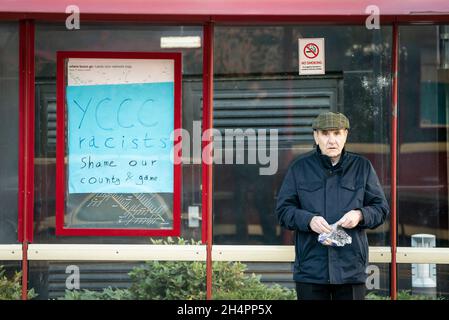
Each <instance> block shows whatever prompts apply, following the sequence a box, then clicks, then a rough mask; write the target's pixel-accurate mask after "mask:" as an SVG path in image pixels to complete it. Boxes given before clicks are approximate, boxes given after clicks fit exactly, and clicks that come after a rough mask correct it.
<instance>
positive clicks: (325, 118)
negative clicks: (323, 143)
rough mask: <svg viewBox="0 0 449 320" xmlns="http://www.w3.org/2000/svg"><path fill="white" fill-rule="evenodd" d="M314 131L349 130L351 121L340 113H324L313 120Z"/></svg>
mask: <svg viewBox="0 0 449 320" xmlns="http://www.w3.org/2000/svg"><path fill="white" fill-rule="evenodd" d="M312 129H314V130H328V129H349V120H348V118H346V116H345V115H344V114H343V113H340V112H323V113H321V114H320V115H319V116H318V117H316V118H315V120H313V123H312Z"/></svg>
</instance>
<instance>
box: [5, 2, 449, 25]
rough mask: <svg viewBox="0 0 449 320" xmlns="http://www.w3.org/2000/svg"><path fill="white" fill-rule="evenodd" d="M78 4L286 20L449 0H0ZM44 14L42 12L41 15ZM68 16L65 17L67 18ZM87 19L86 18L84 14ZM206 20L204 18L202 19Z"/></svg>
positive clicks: (24, 13)
mask: <svg viewBox="0 0 449 320" xmlns="http://www.w3.org/2000/svg"><path fill="white" fill-rule="evenodd" d="M72 4H76V5H77V6H78V7H79V8H80V10H81V14H82V15H83V17H85V18H90V17H91V16H96V17H102V16H109V17H110V16H117V17H123V16H126V15H141V16H142V15H153V16H155V17H165V16H172V17H176V19H175V20H178V21H179V20H180V19H182V18H183V17H186V16H187V17H189V18H193V17H197V18H202V19H205V18H206V17H207V18H209V17H210V16H213V17H222V16H235V17H241V16H242V17H244V19H245V20H247V18H248V17H249V16H278V17H279V18H281V19H282V20H283V18H284V17H286V16H287V17H288V16H304V17H305V16H312V18H314V17H316V16H323V17H326V16H338V15H339V16H345V17H349V16H365V15H366V14H365V9H366V8H367V7H368V6H370V5H376V6H378V7H379V9H380V10H381V11H380V13H381V15H383V16H386V15H429V14H447V13H448V6H447V1H446V0H428V1H422V0H407V1H389V0H376V1H372V0H358V1H354V0H341V1H333V0H315V1H310V0H277V1H273V0H258V1H241V0H226V1H223V0H207V2H205V1H197V0H191V1H185V0H170V1H165V0H151V1H142V0H128V1H112V2H111V1H108V0H95V1H92V0H78V1H76V3H73V2H72V1H70V0H60V1H57V0H40V1H33V0H16V1H13V2H11V1H8V2H1V3H0V12H4V13H8V14H10V15H13V14H15V15H18V16H20V17H21V18H22V19H25V18H30V17H33V18H42V15H43V14H46V15H47V17H52V18H53V19H54V18H55V17H58V16H59V17H61V16H64V17H66V16H67V14H66V13H65V10H66V7H67V6H69V5H72ZM38 15H41V16H38ZM64 19H65V18H64ZM83 19H84V18H83ZM203 21H205V20H203ZM214 21H215V20H214Z"/></svg>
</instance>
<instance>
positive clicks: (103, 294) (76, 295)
mask: <svg viewBox="0 0 449 320" xmlns="http://www.w3.org/2000/svg"><path fill="white" fill-rule="evenodd" d="M130 299H131V295H130V292H129V290H127V289H114V288H111V287H108V288H106V289H104V290H103V291H100V292H98V291H90V290H86V289H83V290H66V291H65V296H64V297H62V298H60V300H130Z"/></svg>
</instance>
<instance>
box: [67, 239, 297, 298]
mask: <svg viewBox="0 0 449 320" xmlns="http://www.w3.org/2000/svg"><path fill="white" fill-rule="evenodd" d="M152 242H153V243H154V244H168V245H170V244H178V245H185V244H189V243H188V242H186V241H185V240H183V239H179V240H178V241H177V243H175V241H174V240H173V239H172V238H168V239H167V240H164V241H162V240H158V241H152ZM190 244H192V245H195V244H197V243H195V242H194V241H191V242H190ZM212 270H213V273H212V282H213V283H212V288H213V290H212V291H213V299H220V300H231V299H242V300H253V299H259V300H270V299H276V300H286V299H291V300H293V299H295V298H296V294H295V291H294V290H290V289H287V288H284V287H281V286H279V285H274V286H266V285H264V284H263V283H261V282H260V277H257V276H255V275H254V274H253V275H250V276H248V275H246V274H245V273H244V271H245V270H246V265H245V264H243V263H240V262H221V261H216V262H213V264H212ZM129 275H130V277H131V281H132V285H131V287H130V288H129V290H121V291H120V292H117V293H115V291H114V289H111V288H108V289H105V290H104V291H103V292H92V291H88V290H83V291H78V292H73V291H72V292H71V291H66V295H65V297H64V299H112V300H117V298H123V299H128V298H129V299H136V300H137V299H139V300H140V299H142V300H179V299H182V300H204V299H206V264H205V263H204V262H202V261H163V262H161V261H148V262H146V263H145V264H143V265H142V266H139V267H135V268H134V269H133V270H132V271H131V272H130V273H129ZM106 290H108V291H107V294H106V293H105V291H106ZM125 291H127V293H126V292H125Z"/></svg>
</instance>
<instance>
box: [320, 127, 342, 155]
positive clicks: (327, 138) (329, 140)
mask: <svg viewBox="0 0 449 320" xmlns="http://www.w3.org/2000/svg"><path fill="white" fill-rule="evenodd" d="M313 137H314V138H315V142H316V144H317V145H318V146H319V147H320V150H321V153H322V154H324V155H326V156H328V157H330V158H335V157H338V156H339V155H340V154H341V151H342V150H343V147H344V146H345V143H346V138H347V137H348V130H347V129H329V130H315V131H314V132H313Z"/></svg>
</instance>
